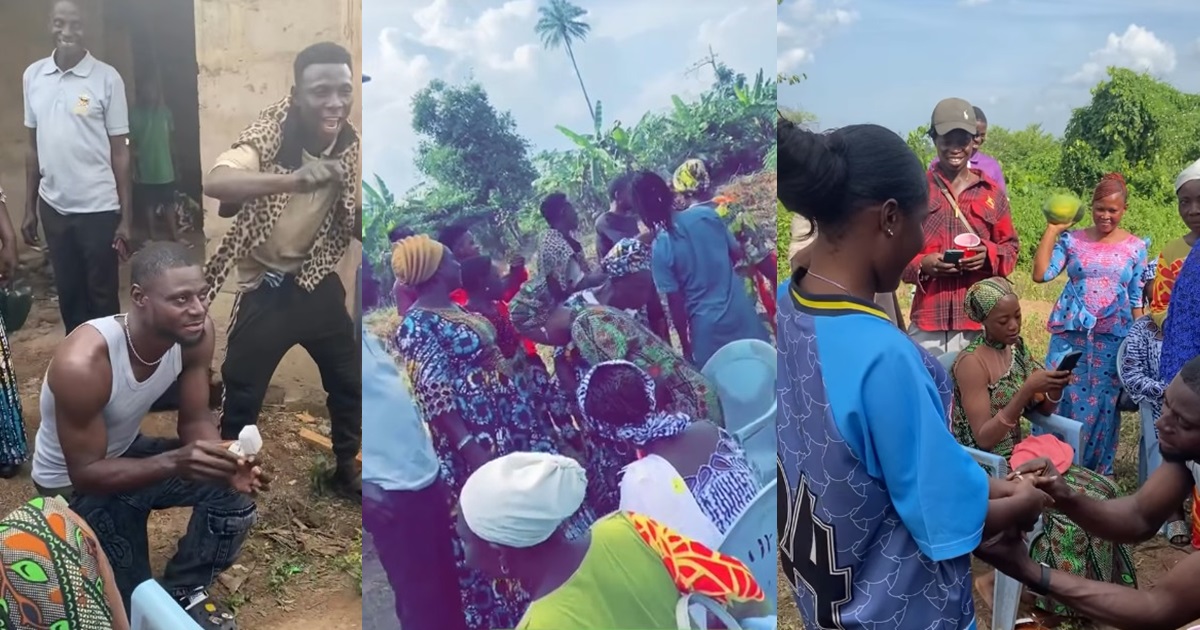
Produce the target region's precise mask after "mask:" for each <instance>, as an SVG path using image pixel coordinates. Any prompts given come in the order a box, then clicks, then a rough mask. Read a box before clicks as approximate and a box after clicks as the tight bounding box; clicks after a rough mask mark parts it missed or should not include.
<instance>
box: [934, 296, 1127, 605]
mask: <svg viewBox="0 0 1200 630" xmlns="http://www.w3.org/2000/svg"><path fill="white" fill-rule="evenodd" d="M963 308H964V309H965V310H966V314H967V317H969V318H970V319H971V320H972V321H975V322H979V323H980V324H981V325H982V326H983V334H982V335H980V336H979V337H977V338H976V339H975V341H973V342H971V343H970V345H968V346H967V347H966V348H965V349H963V351H962V352H960V353H959V355H958V357H956V358H955V360H954V367H953V369H952V370H951V374H952V377H953V380H954V402H953V403H952V405H953V406H952V407H951V412H950V419H951V426H952V428H953V431H954V436H955V438H956V439H957V440H958V441H959V443H960V444H963V445H964V446H969V447H971V448H976V449H979V450H981V451H986V452H990V453H995V454H997V455H1000V456H1001V457H1003V458H1005V459H1006V460H1007V459H1008V458H1010V457H1011V456H1012V454H1013V448H1014V447H1015V446H1016V445H1017V444H1018V443H1019V442H1021V440H1022V439H1023V437H1024V436H1023V435H1022V432H1021V417H1022V415H1024V413H1025V412H1026V411H1028V410H1037V411H1040V412H1042V413H1054V410H1055V409H1056V408H1057V407H1058V401H1059V400H1060V399H1061V397H1062V390H1063V387H1065V386H1066V384H1067V382H1068V381H1069V380H1070V377H1071V373H1070V372H1065V371H1055V372H1050V371H1046V370H1043V369H1041V367H1040V366H1041V365H1042V363H1041V361H1037V360H1035V359H1034V358H1033V357H1032V356H1031V355H1030V353H1029V348H1028V347H1027V346H1026V345H1025V340H1024V339H1023V338H1022V337H1021V301H1020V298H1019V297H1017V294H1016V293H1015V292H1014V291H1013V288H1012V285H1011V284H1010V283H1009V282H1008V280H1005V279H1004V278H998V277H997V278H988V279H986V280H981V281H979V282H977V283H975V284H974V285H972V286H971V288H970V289H968V290H967V297H966V299H965V300H964V302H963ZM1081 367H1082V366H1081ZM1063 478H1064V479H1066V481H1067V483H1068V484H1070V485H1071V487H1072V488H1074V489H1075V491H1076V492H1079V493H1080V494H1083V495H1086V496H1088V497H1091V498H1093V499H1097V500H1104V499H1114V498H1116V497H1117V496H1118V495H1119V491H1118V490H1117V487H1116V485H1115V484H1114V483H1113V482H1112V481H1111V480H1110V479H1108V478H1107V477H1104V476H1102V475H1100V474H1098V473H1095V472H1093V471H1091V470H1088V469H1086V468H1081V467H1079V466H1071V467H1070V469H1068V470H1067V472H1066V473H1065V474H1064V475H1063ZM1042 523H1043V528H1044V529H1043V531H1044V534H1043V535H1041V536H1039V537H1037V538H1035V539H1034V541H1033V545H1032V547H1031V549H1030V555H1031V556H1032V557H1033V558H1034V559H1035V560H1037V561H1039V562H1044V563H1046V564H1048V565H1050V566H1052V567H1056V568H1059V569H1062V570H1066V571H1071V572H1072V573H1075V574H1077V575H1081V576H1084V577H1087V578H1089V579H1093V580H1104V581H1111V582H1114V583H1117V584H1136V577H1135V573H1134V566H1133V562H1132V558H1131V556H1130V554H1129V551H1130V550H1129V548H1128V547H1127V546H1124V545H1115V544H1113V543H1111V542H1108V541H1104V540H1100V539H1098V538H1093V537H1091V536H1089V535H1088V534H1087V533H1085V532H1084V531H1083V530H1081V529H1080V528H1079V527H1078V526H1076V525H1075V524H1074V523H1072V522H1071V521H1070V520H1069V519H1067V518H1066V517H1065V516H1063V515H1062V514H1061V513H1059V512H1058V511H1056V510H1053V509H1050V510H1047V512H1046V514H1045V515H1044V516H1043V517H1042ZM994 580H995V573H988V574H987V575H985V576H983V577H982V578H980V579H978V580H977V581H976V588H977V590H978V595H979V597H981V598H982V599H983V600H984V601H986V602H987V603H988V605H989V606H990V605H991V603H992V585H993V584H994V583H995V582H994ZM1038 606H1039V608H1040V609H1042V610H1043V611H1045V612H1047V613H1048V614H1050V615H1053V616H1056V617H1072V616H1074V613H1073V612H1072V611H1071V610H1069V609H1067V608H1064V607H1062V606H1060V605H1058V604H1054V603H1052V602H1048V601H1045V600H1039V601H1038Z"/></svg>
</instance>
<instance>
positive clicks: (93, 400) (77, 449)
mask: <svg viewBox="0 0 1200 630" xmlns="http://www.w3.org/2000/svg"><path fill="white" fill-rule="evenodd" d="M130 268H131V270H130V275H131V278H130V280H131V284H132V286H131V289H130V294H131V296H130V297H131V300H130V302H131V304H130V309H129V312H128V313H126V314H123V315H113V316H109V317H102V318H99V319H94V320H91V321H89V322H87V323H86V324H84V325H81V326H80V327H79V328H77V329H75V331H74V332H72V333H71V334H70V335H69V336H67V338H66V339H65V340H64V341H63V342H62V344H61V345H59V347H58V348H57V350H56V351H55V353H54V357H53V358H52V359H51V361H50V367H49V368H48V369H47V370H46V378H45V380H44V381H43V382H42V394H41V417H42V422H41V426H40V427H39V428H38V432H37V438H36V442H35V450H34V459H33V475H32V476H33V481H34V484H35V485H36V486H37V488H38V491H39V492H40V493H42V494H43V495H60V496H64V497H67V498H68V499H69V501H70V505H71V509H73V510H74V511H75V512H77V513H78V514H79V515H80V516H82V517H83V518H84V519H85V520H86V521H87V522H88V524H89V525H91V527H92V529H93V530H95V532H96V536H97V537H98V538H99V539H100V544H101V547H103V549H104V552H105V554H106V555H107V556H108V560H109V562H110V563H111V564H112V567H113V571H114V573H115V575H116V582H117V587H118V588H119V589H120V591H121V597H122V599H124V600H125V608H126V610H129V598H130V595H132V593H133V590H134V588H136V587H137V586H138V585H139V584H141V583H142V582H144V581H146V580H149V579H151V573H150V553H149V544H148V540H147V533H146V520H147V518H148V516H149V514H150V511H151V510H160V509H165V508H172V507H192V508H194V509H193V511H192V518H191V522H189V523H188V529H187V533H186V534H185V535H184V537H183V539H182V540H180V541H179V548H178V551H177V552H176V554H175V556H174V557H173V558H171V560H170V562H169V563H168V564H167V568H166V571H165V573H164V574H163V577H162V580H160V582H161V584H162V586H163V587H164V588H165V589H166V590H167V591H168V592H169V593H171V594H172V595H173V596H175V597H176V598H178V600H179V602H180V605H181V606H183V607H184V608H185V609H187V610H188V611H189V613H190V614H191V615H192V617H193V618H194V619H196V620H197V622H198V623H199V625H200V626H201V627H203V628H218V629H229V628H234V627H236V626H235V625H234V623H233V617H232V615H230V614H228V611H227V610H225V609H224V607H222V606H218V605H217V604H216V603H215V602H212V601H210V600H209V596H208V587H209V586H210V583H211V582H212V580H213V578H214V577H216V576H217V575H218V574H220V573H221V572H222V571H224V570H225V569H227V568H229V567H230V566H231V565H232V564H233V563H234V561H235V560H236V559H237V556H238V553H239V552H240V550H241V547H242V543H243V542H245V540H246V535H247V534H248V533H249V530H250V527H251V526H252V525H253V524H254V520H255V505H254V499H253V495H254V494H255V493H256V492H258V491H259V490H261V489H264V488H265V484H266V478H265V477H264V476H263V474H262V471H261V469H260V468H259V467H257V466H256V465H255V462H254V461H253V460H252V459H250V460H247V459H245V458H242V457H239V456H238V455H236V454H234V453H233V452H231V451H230V450H229V448H228V446H229V443H228V442H222V441H221V438H220V432H219V430H218V427H217V417H216V416H215V415H214V414H213V412H212V411H210V410H209V407H208V401H209V366H210V365H211V364H212V359H213V349H214V343H215V339H214V338H215V336H216V335H215V333H214V330H213V322H212V320H211V319H209V317H208V303H207V302H206V297H205V296H206V293H207V289H208V287H207V286H206V285H205V281H204V274H203V271H202V270H201V268H200V266H199V265H198V264H196V263H193V262H191V261H190V260H189V256H188V250H187V249H186V248H185V247H183V246H182V245H179V244H176V243H151V244H149V245H147V246H146V247H145V248H143V249H142V250H141V251H139V252H137V253H136V254H134V256H133V257H132V259H131V260H130ZM176 380H178V381H179V427H178V435H179V437H178V439H166V438H153V437H147V436H144V435H141V433H140V427H141V424H142V419H143V418H144V417H145V415H146V414H147V413H148V412H149V411H150V406H151V405H152V404H153V403H154V401H155V400H157V399H158V397H159V396H161V395H162V393H163V392H165V391H166V390H167V388H168V387H170V386H171V384H172V383H174V382H175V381H176Z"/></svg>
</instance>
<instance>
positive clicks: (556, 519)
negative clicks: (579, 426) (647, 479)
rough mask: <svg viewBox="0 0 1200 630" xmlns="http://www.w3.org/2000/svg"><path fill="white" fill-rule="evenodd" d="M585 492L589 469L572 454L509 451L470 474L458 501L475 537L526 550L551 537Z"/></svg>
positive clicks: (581, 502)
mask: <svg viewBox="0 0 1200 630" xmlns="http://www.w3.org/2000/svg"><path fill="white" fill-rule="evenodd" d="M586 494H587V472H586V471H585V470H584V469H583V467H582V466H580V465H579V463H578V462H576V461H575V460H573V459H571V458H570V457H563V456H561V455H551V454H549V453H510V454H508V455H505V456H503V457H498V458H496V459H493V460H492V461H490V462H488V463H486V464H484V465H483V466H480V467H479V469H478V470H476V471H475V472H474V473H472V474H471V476H470V477H469V478H467V482H466V483H465V484H463V489H462V492H461V493H459V498H458V500H459V505H460V506H461V508H462V515H463V520H465V521H466V523H467V527H469V528H470V529H471V531H472V532H474V533H475V535H476V536H479V537H480V538H482V539H484V540H485V541H487V542H490V543H494V544H497V545H503V546H505V547H515V548H517V549H525V548H528V547H533V546H534V545H538V544H541V543H543V542H545V541H546V540H547V539H549V538H550V536H551V535H553V534H554V532H555V530H557V529H558V527H559V525H562V523H563V521H565V520H567V519H568V518H570V517H571V516H572V515H573V514H575V512H576V511H577V510H579V506H581V505H583V499H584V495H586Z"/></svg>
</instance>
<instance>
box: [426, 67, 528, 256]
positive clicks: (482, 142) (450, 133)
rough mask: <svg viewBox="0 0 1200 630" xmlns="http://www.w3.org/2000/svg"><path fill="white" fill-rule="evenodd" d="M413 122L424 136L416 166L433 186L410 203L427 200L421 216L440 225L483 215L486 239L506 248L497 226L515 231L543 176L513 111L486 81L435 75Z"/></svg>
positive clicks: (429, 223)
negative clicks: (454, 81)
mask: <svg viewBox="0 0 1200 630" xmlns="http://www.w3.org/2000/svg"><path fill="white" fill-rule="evenodd" d="M412 124H413V131H415V132H416V133H417V134H418V135H419V136H421V141H420V143H419V144H418V145H417V157H416V166H417V169H418V170H419V171H420V172H421V174H423V175H424V176H425V178H426V184H425V185H424V186H422V187H420V188H418V190H417V191H415V193H414V194H413V195H410V202H409V203H414V204H419V206H420V215H421V222H422V223H424V224H426V225H427V226H428V227H430V228H432V230H436V229H437V228H440V227H442V226H444V225H446V224H448V223H452V222H462V221H477V222H480V223H481V225H480V230H479V234H478V236H480V237H481V238H482V239H483V240H484V241H485V244H488V243H487V241H488V240H494V242H493V243H492V244H494V245H496V246H501V247H502V246H503V242H502V241H501V240H500V239H501V238H502V237H501V234H500V233H499V232H498V231H497V230H496V228H497V227H500V226H507V227H508V228H509V229H510V231H511V230H512V229H513V227H514V226H513V225H512V220H513V219H514V218H515V216H516V214H517V212H518V211H519V210H520V209H521V208H522V207H523V206H524V205H525V204H526V203H527V202H528V201H529V199H530V197H531V196H532V193H533V187H532V184H533V180H534V179H535V178H536V177H537V171H536V170H535V169H534V168H533V164H532V162H531V161H530V159H529V142H528V141H527V140H526V139H525V138H523V137H521V136H520V135H519V134H518V133H517V130H516V127H517V125H516V122H515V121H514V120H513V117H512V114H511V113H509V112H500V111H497V110H496V108H495V107H493V106H492V104H491V102H490V101H489V100H488V96H487V93H486V92H485V91H484V90H483V87H482V86H480V85H479V84H478V83H467V84H465V85H448V84H446V83H445V82H443V81H440V80H434V81H431V82H430V83H429V85H428V86H426V87H425V88H424V89H422V90H421V91H419V92H417V94H416V96H414V97H413V123H412ZM489 237H490V238H489ZM502 248H503V247H502Z"/></svg>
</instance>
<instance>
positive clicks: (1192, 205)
mask: <svg viewBox="0 0 1200 630" xmlns="http://www.w3.org/2000/svg"><path fill="white" fill-rule="evenodd" d="M1175 195H1176V197H1177V198H1178V199H1179V215H1180V216H1181V217H1183V221H1184V223H1186V224H1187V226H1188V228H1189V229H1191V230H1192V232H1191V233H1190V234H1188V235H1187V236H1185V237H1183V238H1184V240H1185V241H1186V240H1187V239H1190V240H1191V242H1192V243H1193V244H1194V243H1195V242H1196V236H1195V235H1196V234H1198V233H1200V230H1197V229H1196V227H1195V226H1200V160H1197V161H1196V162H1195V163H1193V164H1192V165H1191V166H1189V167H1188V168H1186V169H1185V170H1184V171H1183V172H1182V173H1180V174H1179V178H1178V179H1176V180H1175ZM1163 252H1164V254H1165V253H1166V249H1164V250H1163ZM1162 264H1163V263H1162V261H1160V262H1159V274H1160V276H1161V275H1163V267H1162ZM1176 266H1177V263H1173V264H1172V265H1171V267H1172V268H1175V267H1176ZM1154 293H1155V296H1154V298H1152V303H1153V302H1154V299H1155V298H1165V299H1164V300H1162V301H1165V302H1168V303H1169V306H1170V309H1169V311H1168V312H1169V315H1170V316H1169V317H1167V318H1166V319H1165V321H1164V322H1163V342H1162V358H1161V360H1160V363H1159V376H1160V377H1161V378H1162V381H1163V382H1164V383H1170V382H1171V380H1172V379H1174V378H1175V376H1176V375H1177V374H1179V372H1180V370H1182V369H1183V365H1184V364H1185V363H1187V362H1188V361H1189V360H1191V359H1192V358H1193V357H1196V356H1200V248H1197V247H1192V248H1191V249H1190V250H1189V251H1188V253H1187V254H1186V257H1185V258H1184V260H1183V263H1182V264H1178V272H1177V275H1176V276H1175V277H1174V278H1171V277H1169V276H1167V277H1164V281H1163V283H1162V284H1161V285H1160V284H1159V283H1158V278H1156V279H1155V287H1154ZM1153 315H1154V313H1151V316H1153ZM1192 546H1193V547H1195V548H1197V549H1200V488H1196V489H1193V491H1192Z"/></svg>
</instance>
